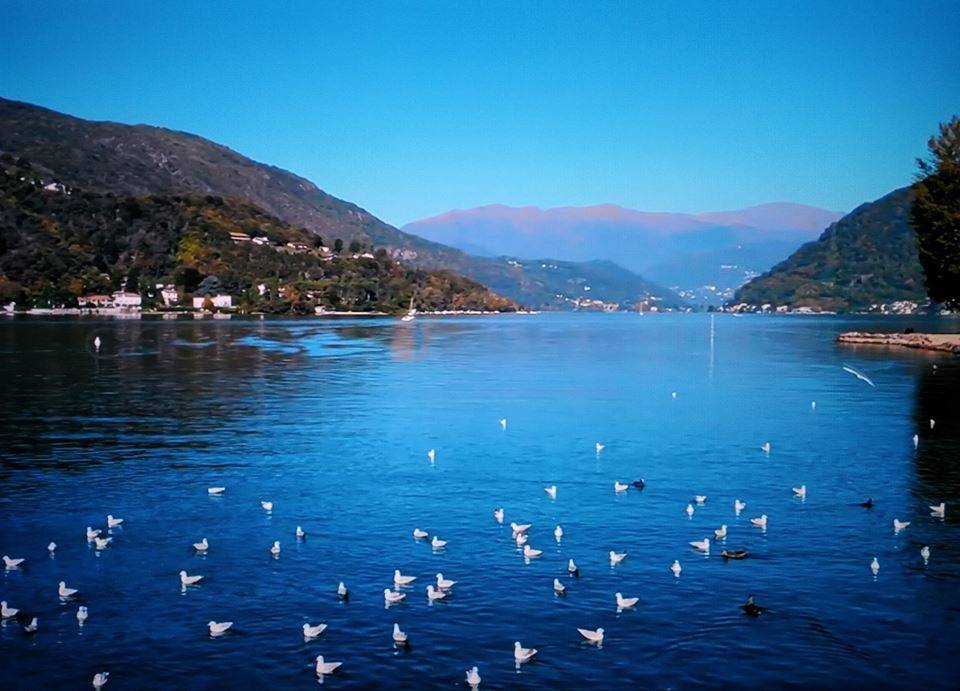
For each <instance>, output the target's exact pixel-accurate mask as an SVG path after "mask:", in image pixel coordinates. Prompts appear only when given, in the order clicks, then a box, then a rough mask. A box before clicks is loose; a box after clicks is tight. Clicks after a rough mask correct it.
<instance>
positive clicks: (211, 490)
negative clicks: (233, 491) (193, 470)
mask: <svg viewBox="0 0 960 691" xmlns="http://www.w3.org/2000/svg"><path fill="white" fill-rule="evenodd" d="M226 491H227V488H226V487H207V494H209V495H211V496H214V497H215V496H218V495H220V494H223V493H224V492H226Z"/></svg>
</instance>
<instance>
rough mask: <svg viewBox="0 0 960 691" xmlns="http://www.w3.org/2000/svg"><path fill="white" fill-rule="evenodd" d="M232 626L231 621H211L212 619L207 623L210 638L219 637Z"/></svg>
mask: <svg viewBox="0 0 960 691" xmlns="http://www.w3.org/2000/svg"><path fill="white" fill-rule="evenodd" d="M231 626H233V622H232V621H213V620H212V619H211V620H210V621H208V622H207V629H208V630H209V631H210V635H211V636H219V635H221V634H224V633H226V632H227V631H228V630H229V629H230V627H231Z"/></svg>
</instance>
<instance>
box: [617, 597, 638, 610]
mask: <svg viewBox="0 0 960 691" xmlns="http://www.w3.org/2000/svg"><path fill="white" fill-rule="evenodd" d="M616 596H617V609H618V610H621V609H630V608H631V607H635V606H636V604H637V603H638V602H640V598H639V597H624V596H623V595H622V594H620V593H617V594H616Z"/></svg>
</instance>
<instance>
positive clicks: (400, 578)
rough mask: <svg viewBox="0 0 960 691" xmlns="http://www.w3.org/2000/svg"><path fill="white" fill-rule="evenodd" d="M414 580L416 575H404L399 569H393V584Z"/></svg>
mask: <svg viewBox="0 0 960 691" xmlns="http://www.w3.org/2000/svg"><path fill="white" fill-rule="evenodd" d="M415 580H417V577H416V576H404V575H403V574H402V573H400V569H394V570H393V584H394V585H395V586H401V585H410V584H411V583H413V582H414V581H415Z"/></svg>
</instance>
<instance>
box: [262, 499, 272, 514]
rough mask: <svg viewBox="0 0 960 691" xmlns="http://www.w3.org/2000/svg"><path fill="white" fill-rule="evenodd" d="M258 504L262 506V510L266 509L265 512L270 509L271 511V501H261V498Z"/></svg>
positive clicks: (268, 511)
mask: <svg viewBox="0 0 960 691" xmlns="http://www.w3.org/2000/svg"><path fill="white" fill-rule="evenodd" d="M260 506H262V507H263V510H264V511H266V512H267V513H270V512H271V511H273V502H272V501H263V500H261V501H260Z"/></svg>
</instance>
